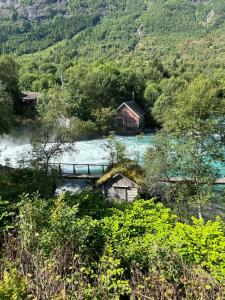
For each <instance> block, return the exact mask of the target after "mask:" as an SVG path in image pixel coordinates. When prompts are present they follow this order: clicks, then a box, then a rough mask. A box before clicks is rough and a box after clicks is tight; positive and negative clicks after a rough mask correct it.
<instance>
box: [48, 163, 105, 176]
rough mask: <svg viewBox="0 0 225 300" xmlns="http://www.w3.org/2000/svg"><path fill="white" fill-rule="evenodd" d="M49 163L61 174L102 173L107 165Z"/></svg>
mask: <svg viewBox="0 0 225 300" xmlns="http://www.w3.org/2000/svg"><path fill="white" fill-rule="evenodd" d="M49 165H50V167H52V168H55V169H57V170H58V171H59V173H60V174H61V175H63V174H72V175H102V174H104V173H105V171H106V170H107V168H108V167H109V165H107V164H70V163H50V164H49Z"/></svg>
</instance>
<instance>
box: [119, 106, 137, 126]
mask: <svg viewBox="0 0 225 300" xmlns="http://www.w3.org/2000/svg"><path fill="white" fill-rule="evenodd" d="M118 115H119V117H121V118H122V119H123V127H125V128H140V126H141V122H140V118H139V117H138V116H137V115H136V114H135V113H134V112H133V111H132V110H130V109H129V108H128V107H127V106H125V105H124V106H122V107H121V108H120V109H119V110H118Z"/></svg>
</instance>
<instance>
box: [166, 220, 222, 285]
mask: <svg viewBox="0 0 225 300" xmlns="http://www.w3.org/2000/svg"><path fill="white" fill-rule="evenodd" d="M224 230H225V227H224V222H223V221H222V220H221V219H220V218H217V220H216V221H215V222H212V221H208V222H207V223H205V222H204V221H203V220H197V219H195V218H194V219H193V225H188V224H182V223H176V226H175V228H174V230H173V233H172V235H171V236H170V243H171V245H173V247H174V248H175V251H176V252H177V253H178V254H179V255H180V256H181V257H182V258H183V259H184V260H185V261H186V262H188V263H193V262H194V263H197V264H198V265H200V266H202V268H203V269H206V270H210V271H211V272H212V274H213V275H214V276H215V278H216V279H220V278H223V277H224V276H225V256H224V253H225V236H224V232H225V231H224Z"/></svg>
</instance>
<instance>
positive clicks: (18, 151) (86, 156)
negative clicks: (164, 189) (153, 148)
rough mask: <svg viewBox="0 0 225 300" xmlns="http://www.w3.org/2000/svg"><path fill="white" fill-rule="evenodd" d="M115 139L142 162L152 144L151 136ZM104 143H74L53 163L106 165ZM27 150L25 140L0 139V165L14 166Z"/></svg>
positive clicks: (100, 140)
mask: <svg viewBox="0 0 225 300" xmlns="http://www.w3.org/2000/svg"><path fill="white" fill-rule="evenodd" d="M117 139H118V140H119V141H120V142H122V143H123V144H124V145H125V146H126V148H127V152H128V156H129V157H131V158H133V159H137V160H139V161H143V155H144V153H145V151H146V150H147V148H148V147H149V146H150V145H151V144H152V139H153V135H144V136H143V137H141V138H140V137H139V136H131V137H117ZM106 143H107V140H106V139H96V140H90V141H81V142H76V144H75V150H74V151H72V152H70V153H64V154H63V155H62V156H61V157H58V158H56V159H55V160H54V162H60V163H80V164H82V163H84V164H85V163H91V164H107V163H108V157H109V153H108V152H107V150H106V148H105V146H104V145H105V144H106ZM29 150H31V145H30V142H29V140H28V139H26V138H24V139H23V138H21V137H20V138H19V139H15V138H11V137H5V138H2V139H0V151H1V155H0V163H2V164H4V162H5V161H6V160H10V164H11V165H12V166H16V165H17V160H18V158H20V157H21V156H22V155H24V153H27V152H28V151H29Z"/></svg>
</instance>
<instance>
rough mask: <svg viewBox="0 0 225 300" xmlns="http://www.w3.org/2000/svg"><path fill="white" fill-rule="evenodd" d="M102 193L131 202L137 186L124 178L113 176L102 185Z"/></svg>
mask: <svg viewBox="0 0 225 300" xmlns="http://www.w3.org/2000/svg"><path fill="white" fill-rule="evenodd" d="M104 194H105V196H106V197H107V198H109V199H115V200H122V201H126V202H132V201H134V200H135V198H136V197H137V196H138V187H137V186H136V185H135V184H133V183H132V182H131V181H129V180H127V179H126V178H115V179H112V180H111V181H109V182H107V183H106V184H105V185H104Z"/></svg>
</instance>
